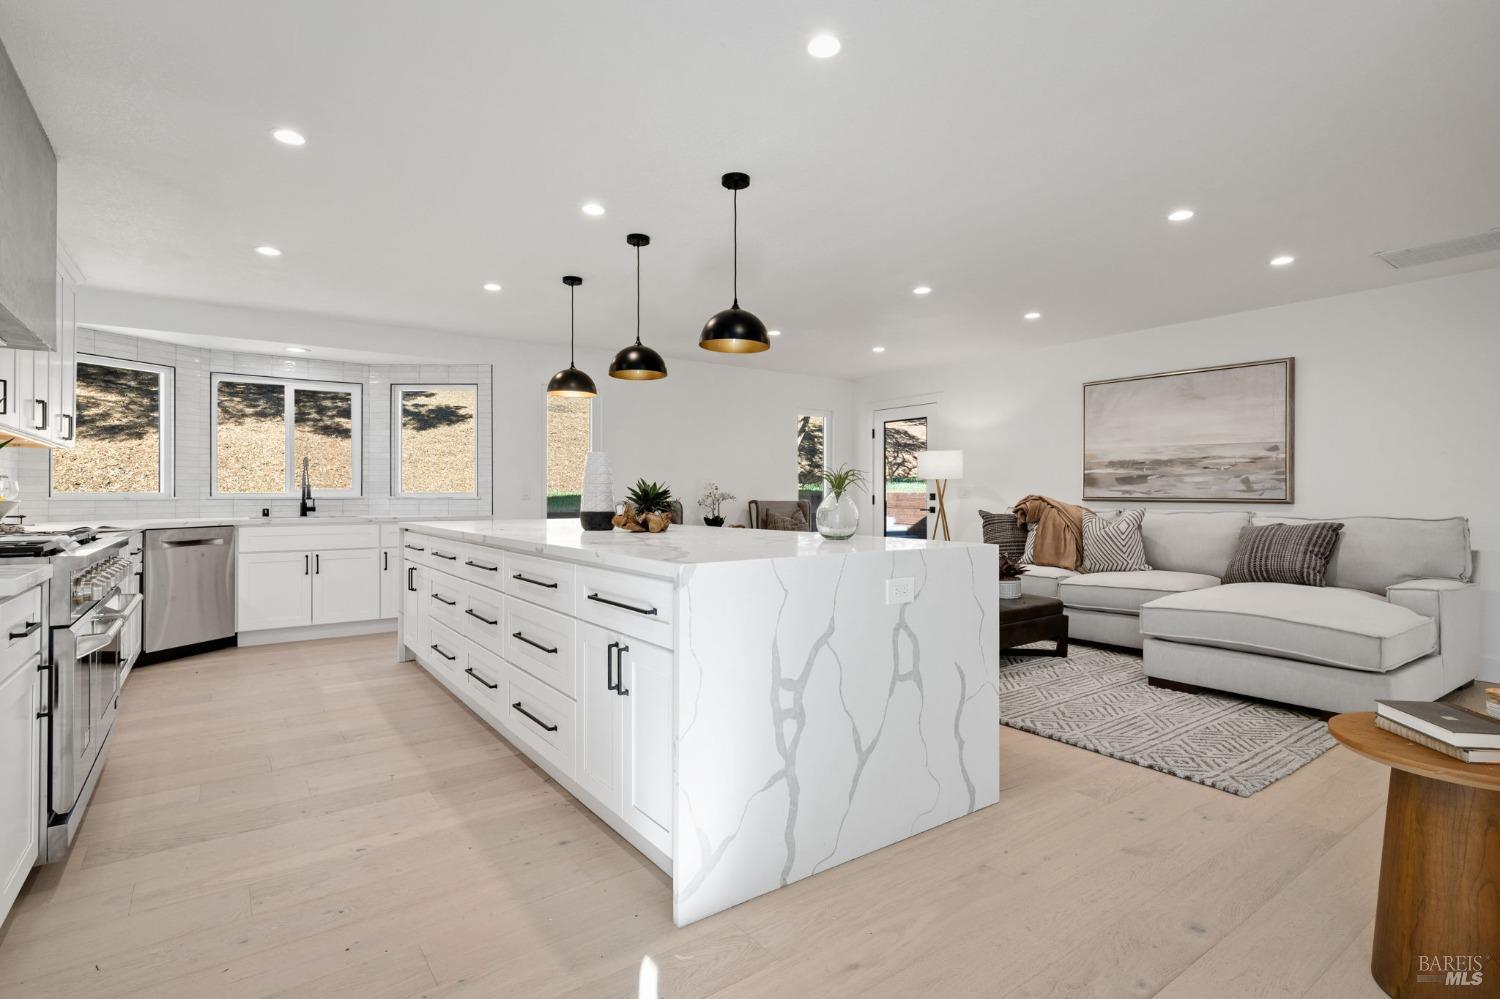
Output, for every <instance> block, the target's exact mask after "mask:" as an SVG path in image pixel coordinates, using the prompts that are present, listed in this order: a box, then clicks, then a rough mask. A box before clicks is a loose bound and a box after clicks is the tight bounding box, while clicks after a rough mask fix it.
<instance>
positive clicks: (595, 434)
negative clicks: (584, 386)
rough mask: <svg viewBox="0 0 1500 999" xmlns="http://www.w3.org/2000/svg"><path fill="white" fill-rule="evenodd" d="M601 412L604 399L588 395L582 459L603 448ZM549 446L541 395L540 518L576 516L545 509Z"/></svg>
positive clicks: (545, 409) (580, 499)
mask: <svg viewBox="0 0 1500 999" xmlns="http://www.w3.org/2000/svg"><path fill="white" fill-rule="evenodd" d="M603 414H604V400H603V399H601V398H600V397H599V396H597V395H596V396H591V397H589V446H588V451H586V452H584V460H585V461H587V460H588V455H589V454H592V453H593V452H594V451H602V450H604V449H603V448H601V447H600V446H599V442H600V440H602V433H601V430H600V426H601V423H600V421H601V420H602V419H603ZM551 446H552V441H551V440H550V439H549V438H548V436H547V396H546V395H543V396H542V488H541V490H540V492H541V498H542V519H543V520H566V519H567V518H569V517H574V518H576V517H577V516H578V514H577V513H558V514H553V513H551V512H550V511H549V510H548V509H547V466H548V464H549V463H550V461H551V454H550V452H551ZM582 499H583V497H582V494H581V493H580V495H579V501H580V502H582Z"/></svg>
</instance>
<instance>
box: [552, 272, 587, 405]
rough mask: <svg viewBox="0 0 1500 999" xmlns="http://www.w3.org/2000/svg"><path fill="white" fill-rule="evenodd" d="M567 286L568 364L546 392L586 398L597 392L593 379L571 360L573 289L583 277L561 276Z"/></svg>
mask: <svg viewBox="0 0 1500 999" xmlns="http://www.w3.org/2000/svg"><path fill="white" fill-rule="evenodd" d="M563 284H565V285H567V286H568V366H567V367H566V368H563V369H562V370H561V371H559V372H558V373H557V374H555V375H553V376H552V380H551V381H549V382H548V383H547V394H548V395H553V396H559V397H561V398H564V399H587V398H589V397H591V396H596V395H598V394H599V390H598V389H597V388H595V387H594V380H593V379H592V378H590V377H589V376H588V375H586V374H584V373H583V372H582V371H579V370H578V365H577V364H576V363H575V362H574V360H573V289H574V288H577V287H578V286H579V285H581V284H583V278H581V277H574V276H573V275H571V274H569V275H568V276H567V277H565V278H563Z"/></svg>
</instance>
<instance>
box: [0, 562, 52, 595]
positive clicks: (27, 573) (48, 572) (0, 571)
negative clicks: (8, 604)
mask: <svg viewBox="0 0 1500 999" xmlns="http://www.w3.org/2000/svg"><path fill="white" fill-rule="evenodd" d="M51 578H52V566H50V565H11V566H4V567H0V600H9V599H10V598H11V597H17V596H20V595H21V594H22V593H25V592H26V591H27V590H29V589H31V588H32V587H33V586H38V585H40V584H42V583H45V582H46V581H47V580H49V579H51Z"/></svg>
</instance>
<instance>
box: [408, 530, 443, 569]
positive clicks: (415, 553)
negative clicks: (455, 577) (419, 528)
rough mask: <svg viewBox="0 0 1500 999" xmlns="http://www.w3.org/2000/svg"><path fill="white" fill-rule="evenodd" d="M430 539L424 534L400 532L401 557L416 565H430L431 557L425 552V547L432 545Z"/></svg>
mask: <svg viewBox="0 0 1500 999" xmlns="http://www.w3.org/2000/svg"><path fill="white" fill-rule="evenodd" d="M432 541H433V539H432V538H429V537H427V536H426V535H425V534H413V533H411V532H410V531H403V532H401V557H402V558H403V559H405V560H406V561H408V562H415V563H416V564H417V565H431V564H432V557H431V556H430V555H428V554H427V549H428V548H430V547H431V546H432ZM445 564H446V563H445Z"/></svg>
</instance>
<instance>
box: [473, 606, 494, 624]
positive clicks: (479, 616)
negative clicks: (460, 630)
mask: <svg viewBox="0 0 1500 999" xmlns="http://www.w3.org/2000/svg"><path fill="white" fill-rule="evenodd" d="M464 613H465V614H467V615H469V616H470V617H472V618H473V619H474V620H476V621H483V622H484V623H485V624H488V625H496V624H499V623H500V621H499V619H498V618H497V619H495V620H494V621H491V620H490V619H489V618H487V617H485V616H484V615H483V614H475V613H474V608H472V607H466V608H464Z"/></svg>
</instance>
